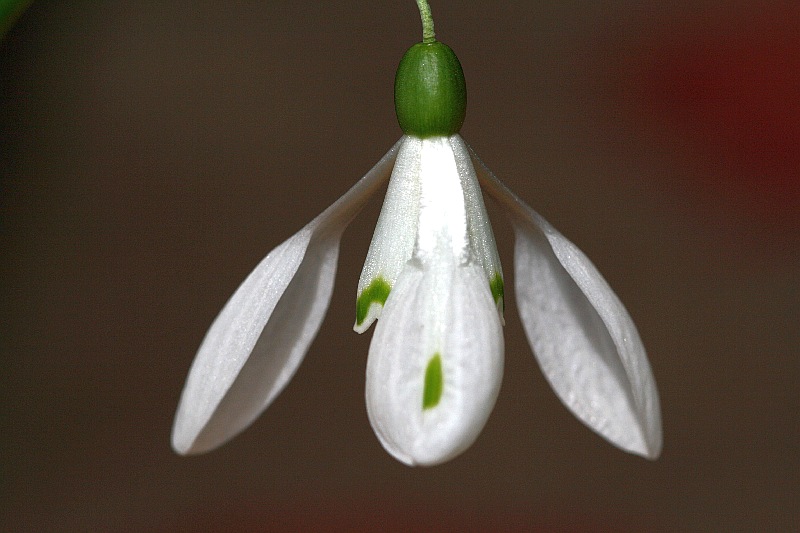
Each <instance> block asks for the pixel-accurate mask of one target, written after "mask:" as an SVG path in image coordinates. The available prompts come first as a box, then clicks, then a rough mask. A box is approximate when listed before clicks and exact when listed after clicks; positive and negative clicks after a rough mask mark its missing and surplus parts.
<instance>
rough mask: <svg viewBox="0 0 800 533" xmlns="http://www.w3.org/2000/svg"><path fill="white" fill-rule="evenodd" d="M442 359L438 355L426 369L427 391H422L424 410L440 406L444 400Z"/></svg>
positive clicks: (434, 356) (432, 358) (435, 355)
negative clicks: (440, 401)
mask: <svg viewBox="0 0 800 533" xmlns="http://www.w3.org/2000/svg"><path fill="white" fill-rule="evenodd" d="M443 387H444V380H443V379H442V358H441V356H440V355H439V354H438V353H436V354H434V355H433V357H431V360H430V361H429V362H428V368H426V369H425V389H424V390H423V391H422V409H432V408H434V407H436V406H437V405H439V400H441V399H442V388H443Z"/></svg>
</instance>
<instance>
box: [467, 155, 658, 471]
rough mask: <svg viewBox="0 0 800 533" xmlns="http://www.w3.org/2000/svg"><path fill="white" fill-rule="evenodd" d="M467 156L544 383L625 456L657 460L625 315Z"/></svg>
mask: <svg viewBox="0 0 800 533" xmlns="http://www.w3.org/2000/svg"><path fill="white" fill-rule="evenodd" d="M472 155H473V160H474V161H475V163H476V167H477V168H478V178H479V179H480V180H481V184H482V185H483V187H484V189H485V190H486V191H487V192H488V193H489V195H490V196H492V197H493V198H495V199H496V200H497V201H498V202H500V203H501V204H502V205H504V206H505V207H507V208H508V211H509V214H510V216H511V220H512V223H513V225H514V229H515V232H516V251H515V286H516V292H517V304H518V306H519V309H520V316H521V318H522V323H523V326H524V327H525V332H526V334H527V336H528V340H529V342H530V343H531V345H532V347H533V350H534V353H535V354H536V357H537V359H538V361H539V365H540V366H541V368H542V371H543V372H544V374H545V376H546V377H547V379H548V381H549V382H550V384H551V385H552V386H553V389H554V390H555V391H556V393H557V394H558V396H559V397H560V398H561V400H562V401H563V402H564V404H565V405H566V406H567V407H568V408H569V409H571V410H572V412H573V413H575V415H576V416H577V417H578V418H579V419H580V420H581V421H583V422H584V423H585V424H586V425H588V426H589V427H590V428H592V429H593V430H594V431H596V432H597V433H599V434H600V435H602V436H603V437H605V438H606V439H608V440H609V441H610V442H612V443H613V444H615V445H616V446H618V447H620V448H622V449H624V450H626V451H629V452H632V453H636V454H639V455H642V456H644V457H647V458H650V459H655V458H657V457H658V455H659V454H660V452H661V443H662V435H661V412H660V407H659V400H658V391H657V390H656V384H655V380H654V379H653V375H652V372H651V370H650V364H649V362H648V360H647V355H646V353H645V349H644V346H643V345H642V341H641V339H640V338H639V333H638V332H637V330H636V326H635V325H634V324H633V321H632V320H631V318H630V315H628V312H627V311H626V310H625V307H624V306H623V305H622V303H621V302H620V301H619V298H617V296H616V295H615V294H614V292H613V291H612V290H611V287H609V286H608V283H607V282H606V281H605V280H604V279H603V277H602V276H601V275H600V273H599V272H598V271H597V269H596V268H595V266H594V265H593V264H592V263H591V261H589V259H588V258H587V257H586V256H585V255H584V254H583V252H581V251H580V250H579V249H578V248H577V247H576V246H575V245H574V244H572V243H571V242H570V241H569V240H567V239H566V238H565V237H564V236H563V235H561V234H560V233H559V232H558V231H556V230H555V229H554V228H553V227H552V226H551V225H550V224H549V223H547V221H545V220H544V219H543V218H542V217H541V216H539V215H538V214H537V213H536V212H534V211H533V210H532V209H531V208H530V207H528V206H527V205H525V203H524V202H522V200H520V199H519V198H518V197H517V196H516V195H514V194H513V193H512V192H511V191H509V190H508V188H507V187H506V186H505V185H503V184H502V183H501V182H500V181H499V180H498V179H497V178H496V177H494V176H493V175H492V173H491V172H490V171H489V170H488V169H487V168H486V167H485V166H484V165H483V163H482V162H481V161H480V159H478V157H477V156H476V155H475V153H474V152H472Z"/></svg>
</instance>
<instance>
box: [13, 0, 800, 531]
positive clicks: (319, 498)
mask: <svg viewBox="0 0 800 533" xmlns="http://www.w3.org/2000/svg"><path fill="white" fill-rule="evenodd" d="M656 4H660V3H647V2H632V1H617V2H509V3H503V4H494V3H489V2H482V3H478V2H466V1H455V0H454V1H450V2H446V1H435V2H434V3H433V6H432V7H433V12H434V16H435V20H436V23H437V24H436V28H437V33H438V36H439V38H440V39H441V40H442V41H444V42H446V43H448V44H449V45H450V46H452V48H453V49H455V51H456V52H457V53H458V55H459V57H460V59H461V61H462V63H463V65H464V70H465V73H466V77H467V83H468V87H469V91H470V93H469V111H468V114H467V121H466V123H465V126H464V129H463V130H462V134H463V136H464V137H465V139H466V140H467V142H469V143H470V144H471V145H472V146H473V147H474V148H475V149H476V150H477V152H478V153H479V154H480V155H481V157H482V158H483V159H484V161H486V163H487V164H488V165H489V166H490V168H492V169H493V170H494V171H495V173H497V175H498V176H499V177H500V178H501V179H503V180H505V181H506V183H508V184H509V186H511V187H512V188H513V189H514V190H515V191H516V192H518V193H519V194H520V195H521V196H522V197H523V198H524V199H526V200H527V201H528V202H529V203H530V204H531V205H532V206H533V207H534V208H535V209H537V210H539V211H540V212H541V213H542V214H543V215H544V216H545V217H547V218H548V219H549V220H550V221H551V222H552V223H553V224H554V225H555V226H556V227H558V228H559V229H560V230H561V231H562V232H563V233H564V234H565V235H567V236H569V237H570V238H571V239H572V240H573V241H574V242H575V243H577V244H578V245H579V246H580V247H581V248H582V249H583V250H584V251H585V252H586V253H587V254H588V255H589V257H591V258H592V259H593V260H594V261H595V263H596V264H597V265H598V267H599V268H600V270H601V271H602V272H603V273H604V274H605V276H606V277H607V279H608V280H609V282H610V283H611V285H612V286H613V287H614V288H615V289H616V291H617V293H618V294H619V296H620V297H621V299H622V300H623V301H624V302H625V303H626V305H627V306H628V309H629V311H630V312H631V314H632V316H633V317H634V319H635V321H636V323H637V324H638V327H639V330H640V332H641V335H642V337H643V339H644V341H645V344H646V346H647V347H648V350H649V354H650V360H651V362H652V365H653V368H654V372H655V375H656V379H657V381H658V384H659V388H660V393H661V401H662V407H663V417H664V431H665V447H664V453H663V456H662V457H661V459H659V460H658V461H656V462H648V461H645V460H642V459H639V458H637V457H634V456H630V455H626V454H624V453H622V452H620V451H618V450H616V449H615V448H612V447H611V446H609V445H608V444H606V443H605V442H604V441H602V440H601V439H600V438H598V437H596V436H595V435H594V434H593V433H591V432H590V431H589V430H587V429H586V428H584V427H583V426H582V425H581V424H580V423H579V422H578V421H577V420H576V419H574V418H573V417H572V415H570V414H569V413H568V412H567V411H566V410H565V409H564V408H563V407H562V406H561V405H560V403H559V402H558V400H557V399H556V397H555V395H554V394H553V393H552V392H551V391H550V389H549V387H548V385H547V384H546V382H545V381H544V379H543V377H542V375H541V373H540V372H539V370H538V368H537V366H536V364H535V361H534V359H533V357H532V355H531V352H530V349H529V348H528V346H527V343H526V341H525V339H524V335H523V332H522V329H521V326H520V323H519V319H518V317H517V314H516V311H515V309H514V298H513V295H509V301H508V302H507V312H506V321H507V324H506V328H505V333H506V360H507V363H506V367H507V372H506V375H505V380H504V383H503V389H502V391H501V396H500V399H499V401H498V404H497V407H496V409H495V411H494V413H493V415H492V417H491V418H490V420H489V423H488V425H487V427H486V429H485V430H484V432H483V434H482V435H481V437H480V438H479V439H478V441H477V443H476V444H475V445H474V446H473V447H472V448H471V449H470V450H469V451H467V452H466V453H465V454H464V455H462V456H461V457H459V458H457V459H456V460H454V461H452V462H450V463H448V464H446V465H443V466H440V467H436V468H432V469H409V468H407V467H405V466H403V465H401V464H400V463H397V462H396V461H394V460H393V459H391V458H390V457H389V455H388V454H386V453H385V452H384V451H383V450H382V448H381V446H380V444H379V443H378V440H377V439H376V438H375V437H374V435H373V434H372V431H371V429H370V426H369V423H368V421H367V417H366V410H365V407H364V400H363V390H364V378H363V374H364V368H365V362H366V355H367V349H368V345H369V340H370V336H371V333H368V334H365V335H363V336H359V335H356V334H355V333H353V332H352V330H351V327H352V322H353V316H354V309H355V305H354V304H355V285H356V282H357V279H358V274H359V272H360V268H361V264H362V261H363V259H364V256H365V253H366V249H367V246H368V242H369V238H370V236H371V231H372V228H373V224H374V221H375V218H376V216H377V213H378V210H379V208H380V201H379V199H376V200H375V202H374V203H373V204H372V205H371V207H369V208H368V209H367V210H366V211H365V212H364V213H363V214H362V216H361V217H359V218H358V219H357V221H356V223H355V224H354V225H353V226H352V228H351V229H350V230H349V231H348V232H347V233H346V234H345V238H344V241H343V245H342V254H341V259H340V264H339V274H338V278H337V285H336V289H335V291H334V295H333V300H332V303H331V308H330V311H329V314H328V317H327V319H326V320H325V322H324V324H323V326H322V329H321V331H320V333H319V336H318V337H317V340H316V341H315V343H314V344H313V346H312V347H311V350H310V352H309V355H308V357H307V358H306V361H305V363H304V364H303V365H302V366H301V368H300V370H299V372H298V374H297V376H296V377H295V379H294V380H293V381H292V383H291V384H290V385H289V387H288V388H287V389H286V391H285V392H284V393H283V394H282V395H281V396H280V397H279V398H278V400H277V401H276V402H275V404H274V405H273V406H272V407H271V408H270V409H269V410H268V411H267V412H266V413H265V414H264V415H263V416H262V417H261V418H260V419H259V420H258V421H257V422H256V424H255V425H254V426H253V427H252V428H250V429H249V430H248V431H246V432H245V433H243V434H242V435H241V436H240V437H238V438H237V439H235V440H234V441H232V442H231V443H229V444H228V445H226V446H224V447H223V448H221V449H219V450H218V451H215V452H213V453H211V454H208V455H205V456H201V457H194V458H181V457H178V456H176V455H174V454H173V452H172V451H171V449H170V447H169V433H170V427H171V423H172V416H173V414H174V409H175V407H176V405H177V401H178V396H179V394H180V391H181V388H182V386H183V380H184V378H185V375H186V372H187V370H188V368H189V365H190V363H191V361H192V358H193V356H194V351H195V350H196V348H197V346H198V344H199V342H200V340H201V339H202V336H203V334H204V333H205V330H206V328H207V327H208V326H209V324H210V323H211V321H212V319H213V318H214V316H215V315H216V313H217V311H219V309H220V308H221V306H222V304H223V303H224V302H225V300H226V299H227V298H228V296H229V295H230V294H231V293H232V292H233V290H234V289H235V288H236V286H237V285H238V283H239V282H240V281H241V280H243V279H244V277H245V275H246V274H247V273H248V272H249V271H250V269H251V268H252V267H253V266H254V265H255V264H256V263H257V261H258V260H259V259H260V258H261V257H262V256H263V255H265V254H266V253H267V252H268V251H269V250H270V249H271V248H273V247H274V246H276V245H277V244H279V243H280V242H281V241H283V240H284V239H285V238H287V237H288V236H289V235H291V234H292V233H294V232H295V231H296V230H298V229H299V228H300V227H301V226H303V225H304V224H305V223H306V222H307V221H309V220H310V219H311V218H312V217H313V216H315V215H316V214H317V213H319V212H320V211H322V210H323V209H324V208H325V207H327V206H328V205H329V204H330V203H332V202H333V201H334V200H335V199H336V198H338V196H339V195H340V194H341V193H343V192H344V191H345V190H346V189H347V188H348V187H349V186H350V185H351V184H352V183H353V182H354V181H355V180H356V179H358V178H359V177H360V176H361V175H362V174H363V173H364V172H366V171H367V170H368V169H369V168H370V167H371V166H372V165H373V164H374V163H375V162H376V161H377V160H378V158H379V157H380V156H382V155H383V153H384V152H385V151H386V150H387V149H388V148H389V147H390V146H391V145H392V144H393V143H394V142H395V140H396V139H397V138H398V137H399V135H400V130H399V128H398V127H397V124H396V122H395V118H394V110H393V102H392V84H393V78H394V69H395V67H396V65H397V62H398V61H399V59H400V57H401V55H402V54H403V52H404V51H405V49H406V48H407V47H409V46H410V45H411V44H413V43H414V42H416V41H417V40H418V39H419V35H420V25H419V19H418V14H417V11H416V7H415V6H414V3H413V2H411V1H410V0H407V1H405V2H385V1H376V0H369V1H366V0H360V1H352V2H310V1H309V2H306V1H297V2H230V3H220V2H206V1H200V2H121V1H120V2H111V1H108V2H35V3H34V5H33V6H32V7H31V8H30V9H29V10H28V11H27V12H26V13H25V14H24V15H23V17H22V18H21V19H20V21H19V22H18V24H17V26H15V27H14V29H13V30H12V31H11V32H10V33H9V34H8V36H7V37H6V39H5V42H3V43H2V44H0V90H1V91H2V93H0V94H1V95H2V100H0V113H2V117H1V118H2V122H0V128H2V140H1V141H0V142H2V175H1V176H2V181H0V187H1V188H2V189H1V190H0V192H1V193H2V196H0V209H2V210H1V211H0V213H1V216H2V219H1V220H2V228H1V233H0V239H1V242H0V244H1V245H2V248H1V250H2V256H0V257H1V260H0V269H1V275H2V284H1V285H0V296H2V304H0V342H2V345H1V348H2V362H3V370H2V372H3V383H4V384H3V386H2V395H3V398H2V406H3V407H2V413H3V416H2V418H1V419H0V420H1V421H2V439H1V442H2V481H1V483H2V485H1V487H2V496H3V500H2V505H3V508H2V510H0V515H1V516H0V528H2V529H3V530H5V531H73V530H76V531H127V530H131V531H250V530H265V531H297V530H317V531H360V530H373V531H405V530H438V531H604V530H612V531H792V530H795V531H796V530H798V528H799V524H798V522H799V521H798V509H797V506H798V500H799V499H800V498H799V496H800V495H799V493H798V492H799V491H798V472H799V471H800V469H798V466H799V465H798V459H797V439H798V436H799V435H798V433H799V432H798V416H797V409H798V374H799V372H798V342H797V341H798V336H797V333H798V294H797V287H798V249H800V247H799V246H798V244H800V242H799V241H800V236H799V232H798V227H800V225H798V222H800V220H799V219H798V217H799V214H800V210H799V209H798V207H799V206H800V201H799V198H800V195H799V194H798V192H799V190H800V187H799V186H798V171H799V169H800V150H799V149H798V146H800V74H799V73H800V58H799V56H798V54H799V53H800V38H799V37H798V31H800V30H798V28H800V9H799V8H798V4H797V2H794V1H792V2H789V1H787V2H775V1H767V2H711V1H698V0H691V1H689V0H679V1H676V2H669V3H663V6H660V7H658V6H657V5H656ZM490 209H491V206H490ZM494 214H495V215H501V214H500V213H494ZM494 220H495V222H494V226H495V231H496V233H497V236H498V240H499V243H500V246H501V254H503V255H502V256H503V257H504V258H505V265H506V269H505V273H506V276H507V278H508V279H509V280H510V279H513V269H512V260H511V254H512V243H511V239H510V231H509V228H508V226H507V225H506V224H505V223H504V221H503V220H502V218H501V217H495V219H494ZM509 286H510V283H509Z"/></svg>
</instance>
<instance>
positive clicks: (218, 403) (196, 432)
mask: <svg viewBox="0 0 800 533" xmlns="http://www.w3.org/2000/svg"><path fill="white" fill-rule="evenodd" d="M398 146H399V142H398V143H397V144H395V146H394V147H393V148H392V149H391V150H389V152H388V153H387V154H386V155H385V156H384V157H383V158H382V159H381V160H380V161H379V162H378V164H376V165H375V166H374V167H373V168H372V170H370V172H368V173H367V174H366V175H365V176H364V177H363V178H362V179H361V180H359V181H358V182H357V183H356V184H355V185H354V186H353V187H352V188H351V189H350V190H349V191H348V192H346V193H345V194H344V195H343V196H342V197H341V198H339V200H337V201H336V202H335V203H334V204H333V205H331V206H330V207H329V208H328V209H326V210H325V211H324V212H323V213H322V214H320V215H319V216H318V217H317V218H315V219H314V220H313V221H311V222H310V223H309V224H308V225H306V226H305V227H304V228H303V229H302V230H300V231H299V232H298V233H296V234H295V235H294V236H292V237H291V238H289V239H288V240H287V241H285V242H284V243H283V244H281V245H280V246H278V247H277V248H275V249H274V250H273V251H272V252H270V253H269V254H268V255H267V256H266V257H265V258H264V259H263V260H262V261H261V262H260V263H259V264H258V266H257V267H256V268H255V270H253V272H252V273H251V274H250V275H249V276H248V277H247V279H245V281H244V282H243V283H242V284H241V285H240V286H239V288H238V289H237V290H236V292H235V293H234V294H233V296H231V298H230V300H228V302H227V303H226V304H225V306H224V307H223V309H222V311H221V312H220V314H219V315H218V316H217V318H216V319H215V320H214V323H213V324H212V325H211V327H210V328H209V330H208V333H206V336H205V338H204V340H203V342H202V344H201V345H200V348H199V350H198V352H197V355H196V356H195V360H194V362H193V363H192V367H191V369H190V371H189V375H188V377H187V379H186V385H185V386H184V390H183V393H182V394H181V399H180V402H179V405H178V410H177V413H176V415H175V422H174V424H173V428H172V447H173V448H174V449H175V451H176V452H178V453H181V454H195V453H203V452H206V451H209V450H212V449H214V448H216V447H218V446H220V445H221V444H223V443H224V442H226V441H227V440H229V439H231V438H233V437H234V436H235V435H237V434H238V433H239V432H241V431H242V430H244V429H245V428H246V427H248V426H249V425H250V424H251V423H252V422H253V420H255V418H256V417H258V415H259V414H261V412H262V411H263V410H264V409H266V407H267V406H268V405H269V404H270V403H271V402H272V401H273V400H274V399H275V397H276V396H277V395H278V394H279V393H280V392H281V391H282V390H283V388H284V387H285V386H286V384H287V383H288V382H289V380H290V379H291V377H292V376H293V375H294V373H295V371H296V370H297V368H298V366H299V365H300V363H301V362H302V360H303V357H304V356H305V354H306V352H307V351H308V348H309V346H310V345H311V342H312V341H313V340H314V337H315V336H316V333H317V331H318V330H319V326H320V325H321V323H322V319H323V318H324V315H325V312H326V311H327V308H328V304H329V303H330V297H331V293H332V290H333V283H334V278H335V274H336V262H337V258H338V253H339V242H340V239H341V234H342V231H344V229H345V227H346V226H347V225H348V224H349V223H350V221H351V220H352V219H353V217H354V216H355V215H356V214H357V213H358V212H359V211H360V210H361V209H362V208H363V206H364V205H365V203H366V202H367V200H369V198H370V197H371V196H372V194H373V193H374V192H375V191H376V190H377V189H378V188H379V187H380V186H381V184H382V183H384V182H385V181H386V180H387V179H388V176H389V173H390V172H391V168H392V166H393V164H394V160H395V157H396V156H397V149H398Z"/></svg>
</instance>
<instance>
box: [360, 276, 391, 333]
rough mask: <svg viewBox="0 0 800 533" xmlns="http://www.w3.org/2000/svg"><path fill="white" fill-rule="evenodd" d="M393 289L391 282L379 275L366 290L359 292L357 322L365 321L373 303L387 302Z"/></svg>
mask: <svg viewBox="0 0 800 533" xmlns="http://www.w3.org/2000/svg"><path fill="white" fill-rule="evenodd" d="M391 290H392V288H391V287H390V286H389V282H388V281H386V280H385V279H383V278H382V277H380V276H378V277H377V278H375V279H373V280H372V283H370V284H369V285H368V286H367V288H366V289H364V292H362V293H361V294H359V296H358V300H356V324H358V325H359V326H360V325H361V324H363V323H364V319H365V318H367V313H368V312H369V307H370V306H371V305H372V304H373V303H379V304H381V305H383V304H385V303H386V298H388V297H389V291H391Z"/></svg>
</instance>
